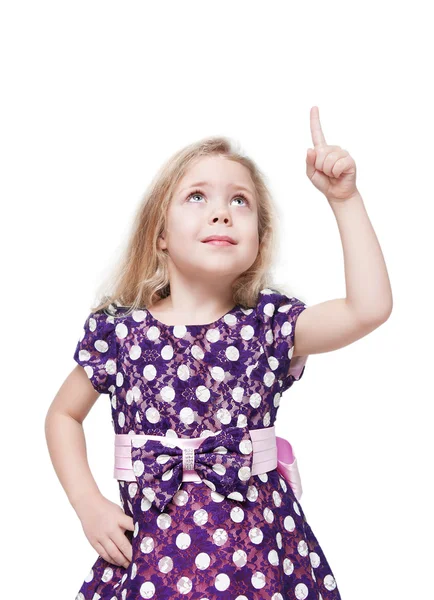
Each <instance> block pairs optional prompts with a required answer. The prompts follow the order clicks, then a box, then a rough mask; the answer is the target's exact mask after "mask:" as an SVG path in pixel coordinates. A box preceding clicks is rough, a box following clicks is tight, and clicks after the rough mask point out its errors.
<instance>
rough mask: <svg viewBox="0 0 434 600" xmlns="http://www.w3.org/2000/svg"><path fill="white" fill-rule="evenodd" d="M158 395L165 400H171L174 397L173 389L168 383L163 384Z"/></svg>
mask: <svg viewBox="0 0 434 600" xmlns="http://www.w3.org/2000/svg"><path fill="white" fill-rule="evenodd" d="M160 396H161V398H162V400H164V401H165V402H172V400H173V399H174V398H175V390H174V389H173V387H171V386H170V385H165V386H164V387H163V388H161V391H160Z"/></svg>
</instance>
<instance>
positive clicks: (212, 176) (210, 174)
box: [176, 156, 254, 193]
mask: <svg viewBox="0 0 434 600" xmlns="http://www.w3.org/2000/svg"><path fill="white" fill-rule="evenodd" d="M199 184H200V185H208V186H210V187H216V186H218V185H223V186H225V185H226V186H228V187H230V186H237V185H238V186H244V187H246V188H247V189H249V190H250V191H251V193H253V192H254V185H253V182H252V179H251V177H250V173H249V170H248V169H247V168H246V167H245V166H244V165H242V164H241V163H239V162H237V161H233V160H228V159H226V158H224V157H220V156H206V157H201V158H200V159H198V160H197V161H196V162H195V163H194V164H193V165H191V166H190V167H189V168H188V169H187V170H186V172H185V173H184V175H183V176H182V177H181V179H180V180H179V181H178V184H177V186H176V187H177V189H178V190H180V189H183V188H185V187H189V186H191V185H199Z"/></svg>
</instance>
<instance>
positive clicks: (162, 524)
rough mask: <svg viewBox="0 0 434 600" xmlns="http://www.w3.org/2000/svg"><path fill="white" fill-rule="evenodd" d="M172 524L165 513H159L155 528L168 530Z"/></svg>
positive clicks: (169, 517) (170, 518)
mask: <svg viewBox="0 0 434 600" xmlns="http://www.w3.org/2000/svg"><path fill="white" fill-rule="evenodd" d="M171 523H172V517H171V516H170V515H168V514H167V513H160V514H159V515H158V517H157V527H159V528H160V529H162V530H163V531H164V530H165V529H168V528H169V527H170V525H171Z"/></svg>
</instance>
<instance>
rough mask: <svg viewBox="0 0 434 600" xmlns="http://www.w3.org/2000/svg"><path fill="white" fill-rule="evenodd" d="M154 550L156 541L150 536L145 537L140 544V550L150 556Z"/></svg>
mask: <svg viewBox="0 0 434 600" xmlns="http://www.w3.org/2000/svg"><path fill="white" fill-rule="evenodd" d="M153 549H154V540H153V538H151V537H150V536H145V537H144V538H143V539H142V541H141V543H140V550H141V551H142V552H143V554H149V553H150V552H152V551H153Z"/></svg>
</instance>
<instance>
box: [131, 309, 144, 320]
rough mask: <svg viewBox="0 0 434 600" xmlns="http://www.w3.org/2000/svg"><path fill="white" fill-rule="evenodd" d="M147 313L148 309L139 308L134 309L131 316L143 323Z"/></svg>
mask: <svg viewBox="0 0 434 600" xmlns="http://www.w3.org/2000/svg"><path fill="white" fill-rule="evenodd" d="M146 314H147V311H146V310H142V309H138V310H133V312H132V313H131V316H132V318H133V320H134V321H135V322H136V323H141V322H142V321H144V320H145V318H146Z"/></svg>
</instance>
